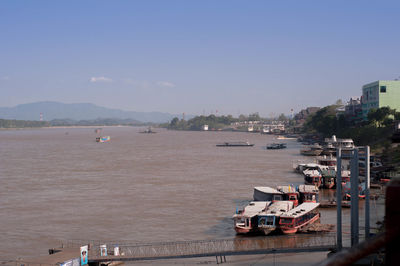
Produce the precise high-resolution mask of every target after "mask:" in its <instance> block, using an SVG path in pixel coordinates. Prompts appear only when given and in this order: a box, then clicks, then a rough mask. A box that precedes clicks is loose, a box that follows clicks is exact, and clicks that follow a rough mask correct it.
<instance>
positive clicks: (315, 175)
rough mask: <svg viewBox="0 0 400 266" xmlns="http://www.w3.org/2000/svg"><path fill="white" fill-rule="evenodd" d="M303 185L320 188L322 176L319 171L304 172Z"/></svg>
mask: <svg viewBox="0 0 400 266" xmlns="http://www.w3.org/2000/svg"><path fill="white" fill-rule="evenodd" d="M303 175H304V183H305V184H306V185H314V186H316V187H318V188H319V187H321V184H322V175H321V173H320V171H319V170H311V169H308V170H304V171H303Z"/></svg>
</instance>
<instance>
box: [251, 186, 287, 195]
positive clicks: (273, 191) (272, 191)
mask: <svg viewBox="0 0 400 266" xmlns="http://www.w3.org/2000/svg"><path fill="white" fill-rule="evenodd" d="M254 190H258V191H260V192H263V193H268V194H283V193H282V192H280V191H279V190H276V189H275V188H272V187H254Z"/></svg>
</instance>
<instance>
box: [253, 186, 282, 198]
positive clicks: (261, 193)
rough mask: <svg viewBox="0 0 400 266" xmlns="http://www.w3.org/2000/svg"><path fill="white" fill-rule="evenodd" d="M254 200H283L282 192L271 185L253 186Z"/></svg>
mask: <svg viewBox="0 0 400 266" xmlns="http://www.w3.org/2000/svg"><path fill="white" fill-rule="evenodd" d="M253 199H254V201H279V200H283V193H282V192H281V191H279V190H277V189H275V188H272V187H255V188H254V194H253Z"/></svg>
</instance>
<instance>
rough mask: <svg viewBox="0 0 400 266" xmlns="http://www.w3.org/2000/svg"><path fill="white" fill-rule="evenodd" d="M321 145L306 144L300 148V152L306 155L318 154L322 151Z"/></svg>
mask: <svg viewBox="0 0 400 266" xmlns="http://www.w3.org/2000/svg"><path fill="white" fill-rule="evenodd" d="M322 150H323V149H322V147H321V146H320V145H319V144H314V145H306V146H304V147H303V148H302V149H301V150H300V154H302V155H306V156H318V155H320V154H321V153H322Z"/></svg>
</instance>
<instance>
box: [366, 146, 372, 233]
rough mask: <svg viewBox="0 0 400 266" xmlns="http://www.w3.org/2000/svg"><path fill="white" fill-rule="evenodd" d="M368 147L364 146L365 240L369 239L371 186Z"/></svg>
mask: <svg viewBox="0 0 400 266" xmlns="http://www.w3.org/2000/svg"><path fill="white" fill-rule="evenodd" d="M369 154H370V151H369V146H365V239H368V238H369V227H370V225H369V216H370V210H369V190H370V186H371V175H370V158H369Z"/></svg>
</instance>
